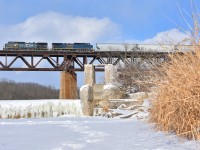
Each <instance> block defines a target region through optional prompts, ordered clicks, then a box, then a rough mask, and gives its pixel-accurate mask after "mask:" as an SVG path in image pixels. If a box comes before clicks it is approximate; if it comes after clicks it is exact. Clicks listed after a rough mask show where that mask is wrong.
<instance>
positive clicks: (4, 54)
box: [0, 50, 169, 71]
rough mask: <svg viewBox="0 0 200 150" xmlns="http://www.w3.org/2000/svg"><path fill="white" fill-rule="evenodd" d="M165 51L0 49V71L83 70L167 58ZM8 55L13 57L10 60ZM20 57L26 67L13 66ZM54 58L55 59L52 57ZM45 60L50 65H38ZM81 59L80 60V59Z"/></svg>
mask: <svg viewBox="0 0 200 150" xmlns="http://www.w3.org/2000/svg"><path fill="white" fill-rule="evenodd" d="M168 54H169V53H167V52H122V51H120V52H119V51H112V52H110V51H106V52H96V51H95V52H93V51H89V52H85V51H84V52H78V51H32V50H28V51H2V50H0V58H5V62H4V61H0V71H84V65H85V64H93V63H95V61H96V62H98V63H99V64H113V65H116V64H118V63H119V62H120V61H129V60H128V59H129V58H131V59H135V58H142V59H150V58H157V59H160V58H163V59H167V55H168ZM9 57H14V58H13V59H12V60H11V62H9V61H8V58H9ZM18 58H20V59H21V60H22V62H23V63H24V64H25V65H26V66H27V68H22V67H19V68H17V67H14V65H13V64H15V63H17V59H18ZM53 58H55V59H53ZM43 60H45V61H46V62H47V63H48V66H50V67H39V66H41V65H40V64H41V62H42V61H43ZM81 60H82V61H81ZM103 70H104V69H103V68H96V71H103Z"/></svg>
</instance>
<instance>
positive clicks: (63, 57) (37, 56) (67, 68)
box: [0, 49, 169, 99]
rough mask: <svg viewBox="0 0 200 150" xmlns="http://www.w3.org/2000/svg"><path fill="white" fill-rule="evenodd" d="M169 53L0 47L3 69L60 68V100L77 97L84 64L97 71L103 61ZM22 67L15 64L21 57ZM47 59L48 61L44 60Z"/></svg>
mask: <svg viewBox="0 0 200 150" xmlns="http://www.w3.org/2000/svg"><path fill="white" fill-rule="evenodd" d="M168 54H169V52H159V51H142V50H138V49H137V50H136V51H134V50H133V51H118V50H116V51H115V50H112V51H90V52H84V51H79V50H76V49H74V50H71V51H64V50H59V51H55V50H54V51H53V50H48V51H44V50H37V51H34V50H26V51H25V50H7V51H5V50H4V51H3V50H0V71H60V72H61V78H60V80H61V82H60V99H75V98H77V94H76V89H77V78H76V72H78V71H84V65H85V64H95V68H94V69H95V71H104V64H113V65H117V64H118V63H119V62H120V61H122V62H126V61H128V62H132V63H134V62H135V61H136V59H138V58H139V59H140V60H147V59H154V60H159V59H166V58H167V55H168ZM19 59H20V60H21V61H22V62H23V66H21V67H16V65H15V64H17V61H18V60H19ZM44 60H45V62H46V64H45V65H43V64H42V62H43V61H44Z"/></svg>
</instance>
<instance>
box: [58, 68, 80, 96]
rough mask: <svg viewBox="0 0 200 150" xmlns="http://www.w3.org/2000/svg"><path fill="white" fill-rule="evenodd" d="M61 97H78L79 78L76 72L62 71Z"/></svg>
mask: <svg viewBox="0 0 200 150" xmlns="http://www.w3.org/2000/svg"><path fill="white" fill-rule="evenodd" d="M59 98H60V99H77V78H76V74H75V73H70V72H65V71H62V72H61V73H60V95H59Z"/></svg>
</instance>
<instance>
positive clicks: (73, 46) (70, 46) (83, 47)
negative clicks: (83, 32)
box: [52, 43, 93, 51]
mask: <svg viewBox="0 0 200 150" xmlns="http://www.w3.org/2000/svg"><path fill="white" fill-rule="evenodd" d="M52 50H73V51H74V50H76V51H93V45H91V44H90V43H52Z"/></svg>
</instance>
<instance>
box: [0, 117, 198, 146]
mask: <svg viewBox="0 0 200 150" xmlns="http://www.w3.org/2000/svg"><path fill="white" fill-rule="evenodd" d="M73 149H81V150H194V149H200V144H199V143H197V142H194V141H184V140H182V141H180V140H179V139H178V138H177V137H176V136H174V135H168V134H165V133H163V132H156V131H155V130H154V129H153V125H152V124H147V123H145V122H143V121H138V120H134V119H107V118H102V117H78V118H77V117H71V118H70V117H66V118H51V119H50V118H49V119H44V118H43V119H1V120H0V150H73Z"/></svg>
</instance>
